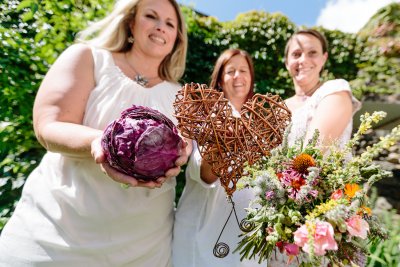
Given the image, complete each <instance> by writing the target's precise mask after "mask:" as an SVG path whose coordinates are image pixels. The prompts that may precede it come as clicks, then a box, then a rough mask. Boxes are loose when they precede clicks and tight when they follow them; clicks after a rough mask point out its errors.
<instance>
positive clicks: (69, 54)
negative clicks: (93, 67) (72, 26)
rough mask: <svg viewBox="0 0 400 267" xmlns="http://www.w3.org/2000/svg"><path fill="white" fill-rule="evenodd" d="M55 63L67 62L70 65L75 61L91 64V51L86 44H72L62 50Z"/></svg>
mask: <svg viewBox="0 0 400 267" xmlns="http://www.w3.org/2000/svg"><path fill="white" fill-rule="evenodd" d="M57 61H68V62H69V63H71V64H74V63H76V62H77V61H79V62H82V61H86V63H89V62H93V56H92V50H91V48H90V46H88V45H86V44H80V43H79V44H73V45H71V46H69V47H68V48H67V49H65V50H64V52H63V53H62V54H61V55H60V57H59V58H58V59H57Z"/></svg>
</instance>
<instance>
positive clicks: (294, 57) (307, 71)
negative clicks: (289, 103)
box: [286, 34, 328, 88]
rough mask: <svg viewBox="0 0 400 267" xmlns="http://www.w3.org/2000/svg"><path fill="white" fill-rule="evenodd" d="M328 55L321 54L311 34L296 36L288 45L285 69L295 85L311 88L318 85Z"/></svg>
mask: <svg viewBox="0 0 400 267" xmlns="http://www.w3.org/2000/svg"><path fill="white" fill-rule="evenodd" d="M327 58H328V54H327V53H326V52H325V53H324V52H323V50H322V44H321V42H320V40H318V38H316V37H315V36H313V35H311V34H298V35H296V36H295V37H294V38H293V39H292V40H291V41H290V44H289V49H288V52H287V58H286V68H287V70H288V71H289V74H290V76H291V77H292V78H293V82H294V83H295V85H297V86H300V87H305V88H311V87H312V86H315V84H317V83H318V81H319V77H320V71H321V70H322V68H323V66H324V64H325V62H326V60H327Z"/></svg>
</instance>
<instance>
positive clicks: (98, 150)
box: [91, 137, 164, 189]
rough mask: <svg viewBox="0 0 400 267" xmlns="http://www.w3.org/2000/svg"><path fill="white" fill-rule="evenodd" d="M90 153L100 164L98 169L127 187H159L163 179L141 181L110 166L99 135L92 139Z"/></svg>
mask: <svg viewBox="0 0 400 267" xmlns="http://www.w3.org/2000/svg"><path fill="white" fill-rule="evenodd" d="M91 154H92V157H93V158H94V161H95V162H96V163H97V164H99V165H100V169H101V170H102V172H103V173H104V174H105V175H107V176H108V177H110V178H111V179H113V180H114V181H116V182H118V183H121V184H123V185H126V186H129V187H146V188H150V189H154V188H160V187H161V186H162V183H163V182H164V180H163V179H158V180H157V181H148V182H142V181H139V180H137V179H136V178H134V177H132V176H129V175H126V174H124V173H122V172H119V171H118V170H117V169H115V168H113V167H111V165H110V164H109V163H108V162H107V159H106V156H105V154H104V150H103V148H102V146H101V137H98V138H96V139H94V140H93V142H92V144H91Z"/></svg>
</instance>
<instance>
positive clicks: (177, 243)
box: [172, 49, 259, 267]
mask: <svg viewBox="0 0 400 267" xmlns="http://www.w3.org/2000/svg"><path fill="white" fill-rule="evenodd" d="M253 83H254V68H253V63H252V59H251V57H250V56H249V54H248V53H247V52H245V51H243V50H239V49H229V50H226V51H224V52H223V53H222V54H221V55H220V56H219V58H218V60H217V62H216V63H215V67H214V71H213V73H212V75H211V83H210V88H214V89H218V90H221V91H223V93H224V97H225V98H226V99H228V100H229V104H230V105H231V107H232V110H233V112H232V113H234V114H236V115H237V116H240V114H238V113H239V112H240V111H241V109H242V106H243V104H244V103H245V102H246V101H247V99H249V98H251V97H252V96H253ZM232 198H233V202H234V203H235V207H236V209H237V211H238V212H237V216H238V217H239V218H240V219H242V218H244V216H245V211H244V208H246V207H247V206H248V203H249V201H250V200H251V199H253V193H252V191H251V190H247V189H243V190H240V191H237V192H235V194H234V195H233V196H232ZM231 210H232V204H231V203H229V202H228V201H227V195H226V192H225V189H224V187H223V186H222V185H221V183H220V180H219V179H218V176H216V175H215V174H214V173H213V172H212V170H211V165H210V164H208V163H207V162H206V161H205V160H204V159H203V158H202V157H201V155H200V150H199V148H198V145H197V143H196V142H194V149H193V152H192V154H191V156H190V160H189V163H188V166H187V168H186V185H185V188H184V190H183V193H182V196H181V198H180V200H179V203H178V207H177V211H176V214H175V225H174V239H173V250H172V251H173V261H174V266H175V267H197V266H218V267H244V266H247V267H252V266H259V264H258V262H257V260H251V261H250V260H244V261H240V255H239V253H233V254H232V253H227V254H224V255H221V254H223V253H220V252H221V247H220V246H219V245H220V244H221V243H219V242H217V240H218V235H219V234H220V233H221V229H222V227H223V226H224V223H225V222H226V218H229V217H230V216H229V214H230V212H231ZM240 233H241V231H240V228H239V226H238V224H237V223H236V221H235V220H234V219H233V216H232V220H228V221H227V224H226V227H225V228H224V230H223V235H222V236H221V237H222V239H223V240H222V241H223V243H226V244H227V245H228V246H229V247H231V248H236V245H237V243H238V242H239V237H238V236H239V234H240ZM216 243H218V244H216ZM222 247H223V246H222ZM213 249H214V253H215V254H214V255H215V256H214V255H213ZM222 250H223V249H222ZM228 250H229V249H228ZM217 256H218V257H221V258H217ZM222 256H225V257H222Z"/></svg>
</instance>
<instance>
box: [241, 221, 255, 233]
mask: <svg viewBox="0 0 400 267" xmlns="http://www.w3.org/2000/svg"><path fill="white" fill-rule="evenodd" d="M254 226H255V225H254V222H250V221H248V220H246V219H242V220H241V221H240V223H239V228H240V230H242V232H245V233H248V232H251V230H253V229H254Z"/></svg>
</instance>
